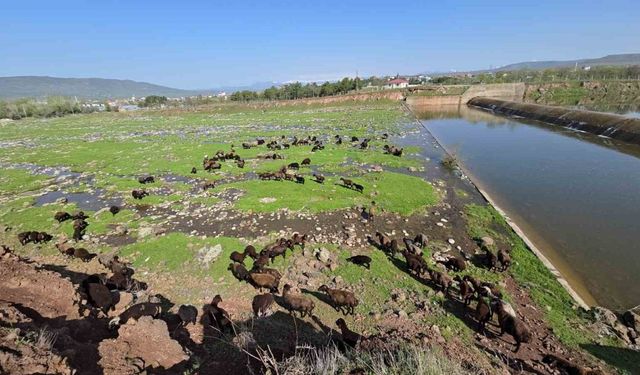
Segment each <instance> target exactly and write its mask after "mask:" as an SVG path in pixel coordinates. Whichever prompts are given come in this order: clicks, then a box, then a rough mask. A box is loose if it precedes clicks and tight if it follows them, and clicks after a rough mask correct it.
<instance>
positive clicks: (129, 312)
mask: <svg viewBox="0 0 640 375" xmlns="http://www.w3.org/2000/svg"><path fill="white" fill-rule="evenodd" d="M151 301H153V302H142V303H138V304H135V305H133V306H131V307H129V308H128V309H126V310H125V311H124V312H123V313H122V314H120V315H119V316H118V317H116V318H114V319H112V320H111V321H110V322H109V326H110V327H113V326H115V325H120V324H125V323H127V322H128V321H129V320H130V319H135V320H138V319H140V318H142V317H143V316H150V317H152V318H157V317H159V316H160V313H162V306H161V305H160V300H159V299H158V298H157V297H155V296H154V297H152V298H151Z"/></svg>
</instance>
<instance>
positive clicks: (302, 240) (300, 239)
mask: <svg viewBox="0 0 640 375" xmlns="http://www.w3.org/2000/svg"><path fill="white" fill-rule="evenodd" d="M291 241H293V244H294V245H300V247H302V248H303V249H304V246H305V244H306V242H307V235H306V234H305V235H300V234H299V233H294V234H293V237H291Z"/></svg>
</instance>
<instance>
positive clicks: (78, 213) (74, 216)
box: [71, 211, 89, 220]
mask: <svg viewBox="0 0 640 375" xmlns="http://www.w3.org/2000/svg"><path fill="white" fill-rule="evenodd" d="M71 218H72V219H73V220H84V219H88V218H89V216H87V215H86V214H85V213H84V212H83V211H76V212H74V213H73V214H72V215H71Z"/></svg>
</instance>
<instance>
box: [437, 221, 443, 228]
mask: <svg viewBox="0 0 640 375" xmlns="http://www.w3.org/2000/svg"><path fill="white" fill-rule="evenodd" d="M436 225H437V226H439V227H444V224H442V223H441V222H437V223H436Z"/></svg>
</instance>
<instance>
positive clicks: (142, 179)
mask: <svg viewBox="0 0 640 375" xmlns="http://www.w3.org/2000/svg"><path fill="white" fill-rule="evenodd" d="M138 182H139V183H141V184H152V183H154V182H156V181H155V178H153V176H142V177H138Z"/></svg>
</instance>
